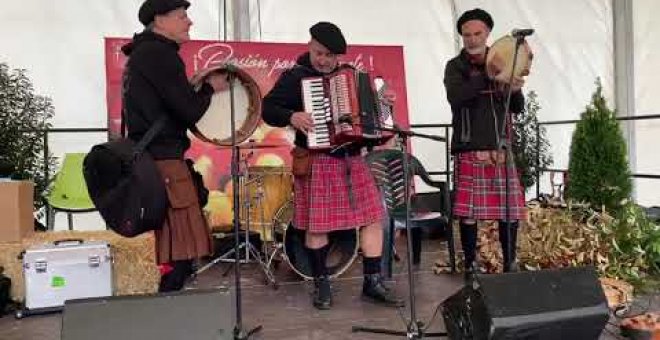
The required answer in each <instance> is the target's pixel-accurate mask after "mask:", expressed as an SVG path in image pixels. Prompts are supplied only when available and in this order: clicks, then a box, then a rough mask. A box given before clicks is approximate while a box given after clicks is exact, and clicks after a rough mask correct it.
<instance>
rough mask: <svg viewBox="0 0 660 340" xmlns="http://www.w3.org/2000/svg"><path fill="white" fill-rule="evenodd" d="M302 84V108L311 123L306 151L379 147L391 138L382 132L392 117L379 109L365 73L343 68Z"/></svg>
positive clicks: (386, 110) (387, 110)
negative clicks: (354, 145) (360, 144)
mask: <svg viewBox="0 0 660 340" xmlns="http://www.w3.org/2000/svg"><path fill="white" fill-rule="evenodd" d="M301 82H302V83H301V88H302V96H303V105H304V109H305V112H309V113H311V115H312V120H313V121H314V127H313V129H312V130H311V131H309V132H308V134H307V147H308V148H310V149H317V150H323V149H334V148H339V147H342V146H344V145H348V144H352V143H358V142H365V141H366V142H368V143H370V144H372V145H378V144H382V143H384V142H386V141H387V140H388V139H389V138H391V137H392V134H391V133H390V132H386V131H382V130H381V128H383V127H391V126H392V123H391V115H389V114H388V112H389V109H386V108H384V107H381V106H384V105H381V104H380V103H381V101H380V100H379V99H380V98H379V97H380V96H379V93H377V92H375V91H374V88H373V86H372V83H371V80H370V77H369V74H368V73H366V72H361V71H358V70H355V69H353V68H349V67H345V68H342V69H341V70H339V71H336V72H334V73H332V74H329V75H325V76H319V77H307V78H303V79H302V81H301ZM381 93H382V91H381ZM388 121H389V125H388V124H387V123H388Z"/></svg>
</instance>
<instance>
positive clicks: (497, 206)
mask: <svg viewBox="0 0 660 340" xmlns="http://www.w3.org/2000/svg"><path fill="white" fill-rule="evenodd" d="M505 171H506V168H505V166H504V164H497V165H492V164H485V163H483V162H477V161H476V156H475V152H463V153H459V154H457V155H456V156H455V159H454V188H456V190H455V196H454V207H453V213H454V216H457V217H463V218H471V219H476V220H505V219H506V209H505V206H506V201H505V196H506V180H505ZM509 206H510V215H509V217H510V219H511V220H524V219H525V218H526V213H527V210H526V208H525V197H524V194H523V190H522V188H521V186H520V180H519V178H518V172H517V171H516V168H515V167H510V168H509Z"/></svg>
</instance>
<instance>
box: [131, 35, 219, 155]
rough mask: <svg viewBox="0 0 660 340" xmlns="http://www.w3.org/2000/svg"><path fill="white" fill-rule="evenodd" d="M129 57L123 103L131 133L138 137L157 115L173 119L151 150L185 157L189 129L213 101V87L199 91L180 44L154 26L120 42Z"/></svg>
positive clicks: (154, 141)
mask: <svg viewBox="0 0 660 340" xmlns="http://www.w3.org/2000/svg"><path fill="white" fill-rule="evenodd" d="M122 51H123V52H124V54H126V55H127V56H128V57H129V58H128V61H127V63H126V68H125V70H124V75H123V85H122V86H123V88H122V103H123V113H124V119H125V120H126V126H127V129H128V137H129V138H130V139H131V140H133V141H135V142H137V141H139V140H140V139H141V138H142V136H144V134H145V133H146V132H147V130H148V129H149V128H150V127H151V126H152V125H153V123H154V122H156V120H158V118H160V117H162V116H164V115H165V116H167V117H168V118H169V119H168V120H167V122H166V123H165V126H164V127H163V129H162V130H161V131H160V133H159V134H158V135H157V136H156V137H155V138H154V139H153V141H152V142H151V143H150V144H149V146H148V147H147V150H148V151H149V152H150V153H151V154H152V156H153V157H154V158H155V159H177V158H178V159H181V158H182V157H183V154H184V152H185V151H186V150H187V149H188V148H189V147H190V139H189V138H188V136H187V135H186V130H187V129H189V128H191V127H193V126H194V125H195V123H196V122H197V121H199V119H200V118H201V117H202V115H203V114H204V112H206V109H207V108H208V106H209V105H210V103H211V96H212V95H213V88H212V87H211V86H210V85H208V84H206V83H204V85H203V86H202V87H201V89H200V90H199V91H198V92H195V91H194V89H193V87H192V86H191V84H190V82H189V81H188V78H187V76H186V71H185V65H184V64H183V60H182V59H181V57H180V56H179V54H178V52H179V44H177V43H176V42H175V41H172V40H170V39H168V38H166V37H164V36H162V35H159V34H157V33H154V32H151V31H144V32H142V33H140V34H136V35H135V36H134V37H133V41H132V42H130V43H128V44H127V45H125V46H123V47H122Z"/></svg>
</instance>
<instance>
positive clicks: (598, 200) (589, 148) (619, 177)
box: [565, 80, 632, 211]
mask: <svg viewBox="0 0 660 340" xmlns="http://www.w3.org/2000/svg"><path fill="white" fill-rule="evenodd" d="M626 150H627V149H626V141H625V139H624V138H623V133H622V132H621V127H620V126H619V122H618V121H617V120H616V113H615V111H613V110H611V109H609V108H608V106H607V103H606V101H605V97H603V86H602V85H601V83H600V80H597V81H596V92H594V94H593V95H592V98H591V103H590V104H589V105H588V106H587V108H586V111H584V112H583V113H582V114H581V116H580V121H579V122H578V124H577V126H576V128H575V131H574V132H573V138H572V141H571V149H570V159H569V163H568V185H567V187H566V191H565V194H566V197H567V198H568V199H570V200H572V201H574V202H584V203H588V204H591V205H592V206H593V207H594V208H597V209H601V208H604V209H606V210H608V211H616V210H618V209H619V208H620V207H621V205H622V204H623V203H624V201H625V200H626V199H627V198H629V197H630V193H631V191H632V181H631V179H630V167H629V165H628V155H627V151H626Z"/></svg>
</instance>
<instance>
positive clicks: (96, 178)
mask: <svg viewBox="0 0 660 340" xmlns="http://www.w3.org/2000/svg"><path fill="white" fill-rule="evenodd" d="M166 120H167V117H162V118H160V119H159V120H157V121H156V123H155V124H154V125H153V126H152V127H151V128H149V130H148V131H147V133H146V134H145V135H144V137H142V139H141V140H140V141H139V142H138V143H137V144H135V143H134V142H133V141H131V140H130V139H128V138H120V139H118V140H115V141H110V142H107V143H103V144H98V145H95V146H93V147H92V149H91V151H90V152H89V153H88V154H87V156H86V157H85V160H84V163H83V173H84V176H85V182H87V190H88V191H89V196H90V198H91V199H92V201H93V202H94V205H95V206H96V208H97V209H98V211H99V213H100V214H101V216H102V217H103V219H104V220H105V222H106V224H107V225H108V227H109V228H110V229H112V230H113V231H115V232H116V233H117V234H119V235H122V236H125V237H134V236H137V235H139V234H142V233H144V232H146V231H150V230H156V229H160V228H161V227H162V225H163V222H164V221H165V215H166V212H167V208H168V205H169V201H168V199H167V192H166V191H165V183H164V182H163V180H162V178H161V175H160V172H159V171H158V168H157V167H156V162H155V161H154V159H153V158H152V157H151V155H150V154H149V153H148V152H146V151H145V149H146V147H147V145H148V144H149V143H150V142H151V141H152V140H153V138H154V137H155V136H156V134H158V132H160V130H161V129H162V128H163V126H164V125H165V121H166ZM122 128H123V124H122ZM122 130H123V129H122Z"/></svg>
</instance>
